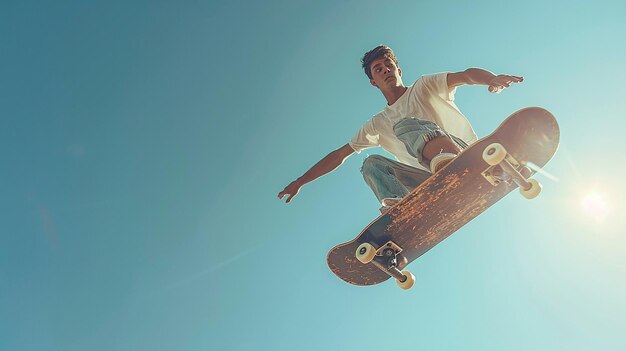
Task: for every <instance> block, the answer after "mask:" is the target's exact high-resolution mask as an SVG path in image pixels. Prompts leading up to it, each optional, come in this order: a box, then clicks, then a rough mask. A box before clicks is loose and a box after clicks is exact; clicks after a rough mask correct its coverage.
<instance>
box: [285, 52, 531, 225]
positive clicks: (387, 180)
mask: <svg viewBox="0 0 626 351" xmlns="http://www.w3.org/2000/svg"><path fill="white" fill-rule="evenodd" d="M362 63H363V69H364V70H365V74H366V75H367V76H368V78H369V79H370V84H372V85H373V86H375V87H377V88H378V89H379V90H380V92H381V93H382V94H383V96H384V97H385V99H386V100H387V106H386V107H385V109H384V110H383V111H381V112H380V113H378V114H376V115H375V116H374V117H372V118H371V119H370V120H369V121H367V122H366V123H365V124H364V125H363V126H362V127H361V128H360V129H359V130H358V132H357V133H356V134H355V135H354V137H353V138H352V139H351V140H350V142H348V143H347V144H346V145H344V146H342V147H340V148H339V149H337V150H335V151H333V152H331V153H330V154H328V155H327V156H326V157H324V158H323V159H322V160H320V161H319V162H318V163H317V164H315V165H314V166H313V167H312V168H311V169H309V170H308V171H307V172H306V173H305V174H304V175H303V176H302V177H300V178H298V179H296V180H294V181H293V182H291V184H289V185H287V186H286V187H285V189H284V190H283V191H281V192H280V193H279V194H278V198H279V199H282V198H283V197H284V196H285V195H288V197H287V200H286V202H290V201H291V199H292V198H293V197H294V196H296V195H297V194H298V192H299V191H300V188H301V187H302V186H303V185H304V184H306V183H309V182H311V181H313V180H315V179H317V178H319V177H321V176H322V175H324V174H326V173H328V172H330V171H332V170H334V169H336V168H337V167H339V166H340V165H341V164H342V163H343V162H344V160H345V159H346V158H347V157H348V156H350V155H352V153H354V152H357V153H360V152H361V150H363V149H366V148H370V147H375V146H381V147H382V148H383V149H385V150H387V151H388V152H389V153H391V154H392V155H394V156H395V158H396V160H390V159H388V158H385V157H382V156H380V155H372V156H369V157H368V158H366V159H365V161H364V162H363V167H362V169H361V172H362V173H363V177H364V178H365V182H366V183H367V184H368V185H369V187H370V188H371V189H372V190H373V191H374V194H375V195H376V198H377V199H378V201H380V203H381V205H382V207H381V209H380V210H381V212H382V213H385V212H386V211H387V210H388V209H389V208H390V207H391V206H393V205H394V204H396V203H397V202H398V201H400V200H401V199H402V198H403V197H404V196H405V195H407V194H408V193H409V192H411V190H413V189H415V188H416V187H417V186H418V185H419V184H420V183H422V182H423V181H424V180H426V179H427V178H428V177H429V176H431V174H432V173H435V172H436V171H437V170H438V169H440V168H441V167H443V166H444V165H445V164H446V163H448V162H450V161H451V160H452V158H454V157H455V156H456V155H457V154H458V153H459V152H461V150H462V149H464V148H466V147H467V146H468V145H469V144H471V143H473V142H474V141H476V139H477V137H476V134H475V133H474V130H473V129H472V126H471V125H470V124H469V122H468V121H467V119H466V118H465V116H463V114H462V113H461V112H460V111H459V109H458V108H457V106H456V104H455V103H454V93H455V92H456V88H457V87H458V86H462V85H486V86H488V89H489V91H490V92H492V93H499V92H500V91H502V90H503V89H505V88H508V87H510V86H511V85H512V84H513V83H519V82H522V81H523V80H524V79H523V78H522V77H517V76H511V75H498V76H496V75H494V74H493V73H491V72H489V71H485V70H483V69H480V68H469V69H467V70H465V71H462V72H456V73H439V74H433V75H427V76H422V77H421V78H419V79H418V80H417V81H415V83H414V84H413V85H410V86H408V87H407V86H404V84H403V82H402V70H401V69H400V67H399V66H398V60H397V59H396V57H395V55H394V53H393V51H392V50H391V48H389V47H387V46H384V45H380V46H378V47H376V48H374V49H373V50H371V51H369V52H367V53H365V55H364V56H363V59H362Z"/></svg>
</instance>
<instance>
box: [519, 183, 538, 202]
mask: <svg viewBox="0 0 626 351" xmlns="http://www.w3.org/2000/svg"><path fill="white" fill-rule="evenodd" d="M528 182H529V183H530V188H528V189H524V188H522V187H520V189H519V192H520V193H522V195H523V196H524V197H525V198H527V199H534V198H536V197H537V195H539V193H540V192H541V184H539V182H538V181H536V180H535V179H528Z"/></svg>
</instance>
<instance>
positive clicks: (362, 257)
mask: <svg viewBox="0 0 626 351" xmlns="http://www.w3.org/2000/svg"><path fill="white" fill-rule="evenodd" d="M355 255H356V258H357V260H359V261H361V263H365V264H367V263H370V262H372V260H373V259H374V256H376V249H374V246H372V245H371V244H368V243H363V244H361V245H359V247H357V249H356V253H355Z"/></svg>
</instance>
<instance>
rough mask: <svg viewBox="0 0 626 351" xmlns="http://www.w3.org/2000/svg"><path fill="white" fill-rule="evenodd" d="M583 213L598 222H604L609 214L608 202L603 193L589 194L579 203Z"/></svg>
mask: <svg viewBox="0 0 626 351" xmlns="http://www.w3.org/2000/svg"><path fill="white" fill-rule="evenodd" d="M580 205H581V208H582V211H583V213H584V214H585V215H586V216H587V217H590V218H593V219H594V220H596V221H598V222H602V221H604V220H606V218H607V217H608V216H609V214H610V212H611V208H610V204H609V201H608V199H607V197H606V195H604V194H603V193H600V192H596V191H594V192H590V193H588V194H586V195H584V196H583V197H582V199H581V201H580Z"/></svg>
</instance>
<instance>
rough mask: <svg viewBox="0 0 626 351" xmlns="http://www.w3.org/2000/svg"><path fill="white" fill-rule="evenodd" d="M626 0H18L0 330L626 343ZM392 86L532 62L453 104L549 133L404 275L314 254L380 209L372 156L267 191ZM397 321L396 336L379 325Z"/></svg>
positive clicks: (9, 83) (1, 208)
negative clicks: (497, 189) (383, 57)
mask: <svg viewBox="0 0 626 351" xmlns="http://www.w3.org/2000/svg"><path fill="white" fill-rule="evenodd" d="M625 10H626V7H625V5H624V4H623V3H621V2H617V1H600V2H594V3H593V4H592V3H591V2H570V1H568V2H565V1H557V2H549V3H545V2H540V1H525V2H518V3H515V4H509V3H506V2H496V1H493V2H488V1H480V2H472V3H468V2H460V1H459V2H450V1H446V2H423V1H390V2H377V1H344V2H339V3H336V2H331V1H317V2H304V1H276V2H270V1H268V2H251V1H233V2H226V1H213V2H200V1H181V2H176V3H174V2H156V1H150V2H148V1H132V2H122V1H94V2H87V3H86V2H79V1H65V2H62V3H58V2H45V1H39V2H37V1H22V2H18V3H11V4H8V3H7V4H4V5H3V6H2V11H0V48H1V52H2V55H0V77H1V81H2V82H3V84H0V112H1V118H0V121H1V124H0V127H1V128H0V150H1V151H0V155H1V159H2V160H3V164H4V167H2V172H1V173H0V174H1V178H0V179H2V181H3V184H4V187H3V191H2V196H0V214H1V215H0V350H3V351H4V350H11V351H12V350H19V351H22V350H94V351H96V350H217V349H230V350H270V349H271V350H291V349H300V350H319V349H329V350H339V349H345V350H352V349H356V348H357V347H358V348H359V349H362V350H375V349H379V348H381V347H388V346H389V345H390V344H392V343H393V345H396V346H398V347H403V348H414V347H423V348H430V349H437V350H458V349H463V350H500V349H509V350H517V349H520V350H522V349H570V350H588V349H602V350H621V349H625V348H626V338H625V337H624V334H623V325H624V324H625V322H626V317H625V316H624V314H625V313H626V302H625V301H624V296H625V295H626V283H625V282H624V279H623V277H624V276H625V274H626V255H625V253H626V252H625V248H626V238H625V237H624V229H623V228H624V227H625V224H626V223H625V220H624V217H623V216H621V215H620V213H621V212H623V211H624V202H623V198H624V196H625V195H626V189H625V188H626V186H625V185H624V184H623V181H622V179H621V178H622V177H621V175H622V174H623V173H624V171H625V168H624V165H623V164H622V162H621V161H622V160H624V156H623V152H622V151H621V147H620V146H619V143H620V140H621V139H622V134H623V130H624V127H625V126H626V125H625V123H624V119H623V118H624V111H625V110H626V102H625V100H624V96H625V94H624V92H625V91H624V88H623V83H622V82H624V81H625V80H626V70H625V69H624V67H623V62H624V61H625V59H626V44H625V43H626V41H624V40H623V37H624V35H625V34H626V24H625V23H624V20H623V14H624V13H625V12H626V11H625ZM380 43H385V44H388V45H390V46H392V47H393V48H394V50H395V52H396V54H397V56H398V58H399V60H400V66H401V67H402V69H403V77H404V81H405V83H407V84H410V83H412V82H413V81H414V80H415V79H417V78H419V77H420V76H421V75H423V74H429V73H436V72H444V71H460V70H464V69H466V68H468V67H481V68H484V69H488V70H491V71H493V72H495V73H507V74H515V75H522V76H524V77H525V81H524V82H523V83H522V84H519V85H517V86H514V87H513V88H511V89H509V90H506V91H504V92H503V93H502V94H499V95H494V94H489V93H488V92H487V91H486V88H484V87H461V88H459V89H458V90H457V94H456V102H457V104H458V106H459V107H460V109H461V110H462V111H463V112H464V113H465V115H466V116H467V117H468V118H469V119H470V121H471V122H472V124H473V126H474V128H475V130H476V131H477V133H478V134H479V136H485V135H487V134H489V133H490V132H491V131H492V130H493V129H495V128H496V127H497V125H499V123H500V122H501V121H502V120H503V119H504V118H506V117H507V116H508V115H509V114H510V113H512V112H514V111H516V110H518V109H520V108H523V107H526V106H542V107H544V108H547V109H549V110H550V111H552V112H553V113H554V114H555V116H556V117H557V119H558V121H559V123H560V126H561V133H562V138H561V147H560V149H559V151H558V153H557V155H556V156H555V158H554V159H553V160H552V161H551V162H550V163H549V164H548V165H547V167H546V172H548V173H549V174H550V175H551V176H552V177H554V178H557V179H558V181H553V180H551V178H550V177H547V176H539V177H538V179H539V180H540V181H541V182H542V183H543V185H544V191H543V192H542V194H541V195H540V197H539V198H537V199H535V200H533V201H527V200H525V199H523V198H522V197H521V196H519V195H518V194H517V193H513V194H511V195H509V196H508V197H507V198H505V199H504V200H503V201H501V202H499V203H498V204H497V205H495V206H494V207H493V208H491V209H490V210H489V211H487V212H485V213H484V214H483V215H481V216H480V217H478V218H476V219H475V220H474V221H472V222H471V223H469V224H468V225H467V226H465V227H464V228H463V229H461V230H460V231H459V232H458V233H456V234H454V235H453V236H452V237H450V238H449V239H448V240H446V241H445V242H444V243H442V244H441V245H439V246H437V247H436V248H435V249H433V250H432V251H430V252H429V253H428V254H426V255H425V256H423V257H422V258H420V259H419V260H418V261H415V262H414V263H412V264H411V265H410V266H409V267H410V269H411V271H412V272H413V273H414V274H415V275H416V277H417V283H416V285H415V287H414V288H413V289H412V290H410V291H408V292H407V291H402V290H400V289H398V288H397V287H396V285H395V283H393V281H388V282H386V283H384V284H381V285H377V286H374V287H367V288H363V287H354V286H351V285H348V284H346V283H344V282H343V281H341V280H339V279H337V278H336V277H335V276H334V275H333V274H332V273H331V272H330V270H329V269H328V268H327V266H326V262H325V258H326V253H327V251H328V250H330V249H331V248H332V247H333V246H335V245H337V244H339V243H342V242H345V241H349V240H351V239H353V238H354V237H355V236H356V235H357V234H358V233H359V232H360V231H361V229H362V228H363V227H364V226H366V225H367V224H368V223H369V222H370V221H371V220H372V219H374V218H375V217H376V216H377V214H378V212H377V210H378V207H379V206H378V204H377V203H376V200H375V198H374V196H373V194H372V193H371V191H370V190H369V189H368V188H367V186H366V185H365V183H364V182H363V180H362V178H361V175H360V173H359V168H360V166H361V163H362V161H363V159H364V158H365V157H366V156H367V155H369V154H373V153H380V152H381V150H377V149H370V150H366V151H364V152H363V153H362V154H360V155H353V156H351V157H350V158H349V159H348V160H347V161H346V163H345V164H344V165H343V166H342V167H341V168H340V169H338V170H337V171H335V172H333V173H331V174H329V175H327V176H325V177H323V178H321V179H319V180H318V181H316V182H314V183H311V184H308V185H306V186H305V187H304V188H302V190H301V192H300V194H299V195H298V196H297V197H296V198H294V200H293V201H292V202H291V203H290V204H285V203H283V202H281V201H279V200H278V199H277V198H276V194H277V193H278V192H279V191H280V190H282V189H283V187H284V186H285V185H287V184H288V183H289V182H290V181H292V180H293V179H295V178H296V177H298V176H300V175H302V173H303V172H305V171H306V170H307V169H308V168H309V167H310V166H312V165H313V164H314V163H315V162H317V161H318V160H319V159H320V158H322V157H323V156H325V155H326V154H327V153H328V152H330V151H332V150H334V149H335V148H337V147H339V146H341V145H344V144H345V143H346V142H347V140H349V138H350V137H351V136H352V135H353V134H354V133H355V131H356V130H357V129H358V127H359V126H360V125H361V124H362V123H363V122H364V121H366V120H367V119H368V118H370V117H371V116H372V115H373V114H375V113H376V112H378V111H379V110H380V109H382V108H383V107H384V104H385V101H384V98H383V97H382V95H381V94H380V92H379V91H378V90H376V89H375V88H373V87H371V86H370V85H369V84H368V81H367V79H366V77H365V75H364V74H363V72H362V70H361V68H360V63H359V60H360V58H361V56H362V54H363V53H364V52H365V51H367V50H369V49H371V48H372V47H374V46H376V45H378V44H380ZM394 336H398V338H399V339H397V340H396V339H395V338H394V339H391V338H393V337H394Z"/></svg>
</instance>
